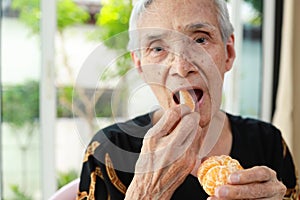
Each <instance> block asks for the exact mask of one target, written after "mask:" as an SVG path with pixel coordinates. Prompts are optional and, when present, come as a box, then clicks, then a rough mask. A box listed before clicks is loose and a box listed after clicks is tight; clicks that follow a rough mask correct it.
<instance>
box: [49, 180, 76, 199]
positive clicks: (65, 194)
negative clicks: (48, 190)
mask: <svg viewBox="0 0 300 200" xmlns="http://www.w3.org/2000/svg"><path fill="white" fill-rule="evenodd" d="M78 185H79V178H78V179H75V180H74V181H71V182H70V183H68V184H67V185H65V186H63V187H62V188H60V189H59V190H57V191H56V192H55V193H54V195H53V196H52V197H50V199H49V200H75V199H76V195H77V192H78Z"/></svg>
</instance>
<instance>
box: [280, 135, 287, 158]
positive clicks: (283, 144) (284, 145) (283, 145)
mask: <svg viewBox="0 0 300 200" xmlns="http://www.w3.org/2000/svg"><path fill="white" fill-rule="evenodd" d="M281 142H282V147H283V152H282V154H283V158H285V156H286V151H287V145H286V143H285V141H284V139H281Z"/></svg>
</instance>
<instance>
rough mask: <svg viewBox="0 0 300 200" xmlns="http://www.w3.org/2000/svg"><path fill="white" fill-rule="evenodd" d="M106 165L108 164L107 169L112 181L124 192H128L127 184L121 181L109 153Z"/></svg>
mask: <svg viewBox="0 0 300 200" xmlns="http://www.w3.org/2000/svg"><path fill="white" fill-rule="evenodd" d="M105 165H106V171H107V174H108V177H109V179H110V181H111V183H112V184H113V185H114V186H115V187H116V188H117V189H118V190H119V191H120V192H122V193H123V194H125V193H126V186H125V185H124V184H123V183H122V182H121V181H120V179H119V178H118V176H117V173H116V171H115V170H114V166H113V164H112V161H111V159H110V157H109V155H108V153H106V154H105Z"/></svg>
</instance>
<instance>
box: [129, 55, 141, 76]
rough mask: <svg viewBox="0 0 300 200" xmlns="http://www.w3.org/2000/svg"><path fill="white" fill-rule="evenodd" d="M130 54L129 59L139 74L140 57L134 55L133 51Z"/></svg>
mask: <svg viewBox="0 0 300 200" xmlns="http://www.w3.org/2000/svg"><path fill="white" fill-rule="evenodd" d="M130 55H131V59H132V61H133V64H134V66H135V67H136V69H137V70H138V72H139V74H141V73H142V72H143V71H142V67H141V60H140V58H139V57H138V56H137V55H136V53H135V52H131V53H130Z"/></svg>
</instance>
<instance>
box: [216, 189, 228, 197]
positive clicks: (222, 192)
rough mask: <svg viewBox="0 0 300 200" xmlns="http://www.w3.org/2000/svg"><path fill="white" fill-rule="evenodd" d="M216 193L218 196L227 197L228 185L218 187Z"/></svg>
mask: <svg viewBox="0 0 300 200" xmlns="http://www.w3.org/2000/svg"><path fill="white" fill-rule="evenodd" d="M215 193H216V196H218V197H226V196H227V195H228V189H227V188H226V187H218V188H217V189H216V191H215Z"/></svg>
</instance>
